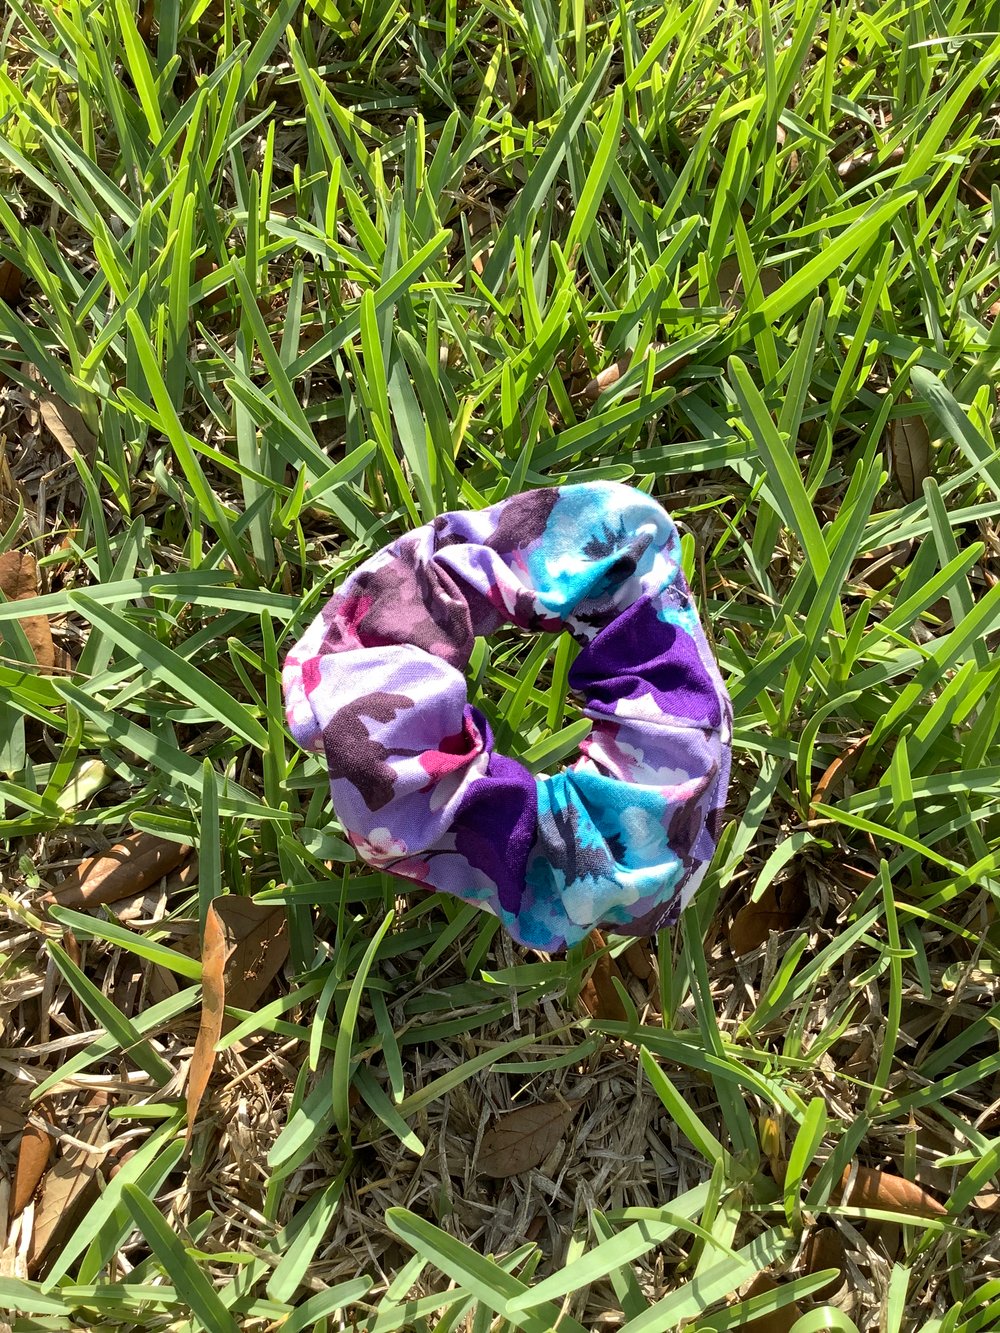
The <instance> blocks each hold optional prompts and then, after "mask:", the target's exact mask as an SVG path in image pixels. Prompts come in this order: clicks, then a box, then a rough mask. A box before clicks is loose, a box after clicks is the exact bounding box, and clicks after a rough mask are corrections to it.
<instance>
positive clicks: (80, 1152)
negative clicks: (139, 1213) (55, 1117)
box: [29, 1106, 109, 1273]
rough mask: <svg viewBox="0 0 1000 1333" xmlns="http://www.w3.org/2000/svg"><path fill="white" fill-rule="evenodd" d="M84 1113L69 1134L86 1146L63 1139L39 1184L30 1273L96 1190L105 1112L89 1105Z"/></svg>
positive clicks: (104, 1139)
mask: <svg viewBox="0 0 1000 1333" xmlns="http://www.w3.org/2000/svg"><path fill="white" fill-rule="evenodd" d="M87 1115H88V1118H87V1120H86V1121H85V1122H84V1124H83V1127H82V1128H78V1127H77V1126H76V1125H74V1126H73V1137H74V1139H76V1140H77V1141H78V1142H80V1143H84V1144H87V1145H89V1147H88V1148H77V1147H75V1146H74V1145H73V1144H69V1143H64V1144H63V1145H62V1151H61V1152H60V1153H59V1155H58V1156H57V1158H56V1160H55V1161H54V1162H53V1164H52V1169H51V1170H50V1171H49V1172H48V1174H47V1175H46V1177H45V1181H44V1183H43V1185H42V1192H41V1195H40V1197H39V1200H38V1206H37V1208H36V1209H35V1224H34V1229H33V1231H32V1236H31V1259H30V1261H29V1271H30V1272H32V1273H36V1272H37V1271H38V1269H39V1268H40V1267H41V1265H42V1263H43V1262H44V1260H45V1257H46V1255H47V1254H48V1252H49V1251H50V1250H51V1249H53V1248H56V1247H57V1246H58V1245H59V1244H60V1243H61V1242H62V1240H63V1239H64V1238H65V1237H66V1236H67V1235H68V1234H69V1232H70V1231H72V1230H73V1228H74V1226H75V1225H76V1223H77V1221H78V1220H79V1216H80V1212H81V1210H82V1209H83V1208H84V1207H86V1206H89V1203H90V1199H91V1196H92V1194H93V1193H94V1192H95V1191H96V1188H97V1173H98V1171H99V1170H100V1167H101V1163H102V1162H103V1161H104V1145H105V1144H106V1143H107V1142H108V1139H109V1135H108V1130H107V1123H106V1122H107V1113H106V1111H105V1110H104V1109H103V1108H102V1109H99V1110H98V1109H95V1108H94V1107H93V1106H92V1107H91V1108H90V1109H89V1111H88V1113H87Z"/></svg>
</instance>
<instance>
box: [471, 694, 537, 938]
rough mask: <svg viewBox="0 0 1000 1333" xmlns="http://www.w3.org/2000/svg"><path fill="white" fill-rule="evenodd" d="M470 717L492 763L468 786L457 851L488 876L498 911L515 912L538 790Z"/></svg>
mask: <svg viewBox="0 0 1000 1333" xmlns="http://www.w3.org/2000/svg"><path fill="white" fill-rule="evenodd" d="M472 713H473V716H474V717H475V720H476V723H477V725H478V726H479V729H480V731H481V732H482V734H483V735H484V736H485V737H486V749H487V750H488V751H489V752H490V758H489V766H488V768H487V770H486V774H485V776H484V777H481V778H477V780H476V781H475V782H471V783H470V784H469V786H468V788H467V789H466V791H465V794H464V796H463V797H462V800H461V803H460V804H459V807H458V813H457V814H456V816H455V822H454V824H453V825H452V827H453V829H454V831H455V850H456V851H457V852H460V853H461V854H462V855H463V856H464V857H466V859H467V860H468V861H469V863H470V865H474V866H478V867H479V868H480V869H481V870H483V871H485V872H486V874H488V875H489V876H490V878H491V879H492V880H493V881H494V883H495V884H496V886H497V896H498V898H499V901H500V906H501V907H503V908H504V909H505V911H508V912H517V910H518V909H519V908H520V906H521V895H522V893H523V892H524V874H525V867H526V865H527V863H528V855H529V853H530V852H531V848H532V844H533V842H534V840H535V828H536V825H537V823H538V788H537V787H536V785H535V779H534V778H533V777H532V775H531V774H530V773H529V772H528V770H527V769H526V768H525V767H524V765H523V764H519V763H518V762H517V761H516V760H514V759H508V758H507V756H506V755H502V754H497V753H496V751H495V750H494V749H493V733H492V732H491V730H490V726H489V723H488V722H487V721H486V718H485V717H484V716H483V715H482V713H480V711H479V709H478V708H474V709H472Z"/></svg>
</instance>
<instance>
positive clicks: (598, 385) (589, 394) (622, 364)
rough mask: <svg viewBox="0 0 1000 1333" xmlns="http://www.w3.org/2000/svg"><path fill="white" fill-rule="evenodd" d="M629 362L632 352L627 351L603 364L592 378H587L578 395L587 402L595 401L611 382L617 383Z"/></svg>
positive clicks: (609, 386)
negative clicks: (607, 363) (616, 358)
mask: <svg viewBox="0 0 1000 1333" xmlns="http://www.w3.org/2000/svg"><path fill="white" fill-rule="evenodd" d="M631 364H632V353H631V352H627V353H626V354H625V356H622V357H619V358H618V360H617V361H613V362H612V363H611V365H610V366H605V368H604V369H603V370H602V371H601V372H600V373H599V374H598V375H595V376H594V378H593V379H592V380H588V381H587V383H586V384H585V385H584V386H583V388H582V389H581V390H580V397H581V398H583V399H584V400H585V401H586V402H588V403H596V402H597V400H598V398H600V396H601V394H602V393H605V392H606V391H607V390H608V389H610V388H611V386H612V385H613V384H617V383H618V381H619V380H620V379H621V377H622V376H623V375H624V374H625V372H626V370H628V368H629V366H630V365H631Z"/></svg>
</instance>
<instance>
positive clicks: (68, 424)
mask: <svg viewBox="0 0 1000 1333" xmlns="http://www.w3.org/2000/svg"><path fill="white" fill-rule="evenodd" d="M38 410H39V412H40V413H41V417H42V421H43V422H44V424H45V427H46V429H47V430H48V432H49V434H50V435H51V436H52V438H53V439H54V440H55V442H56V444H58V446H59V448H60V449H61V450H62V451H63V453H64V454H65V455H66V457H67V458H74V457H75V456H76V455H77V454H78V453H79V454H82V455H83V457H84V458H85V459H86V460H87V461H88V462H89V461H90V460H91V459H92V458H93V457H94V451H95V449H96V446H97V439H96V437H95V435H94V432H93V431H92V430H91V429H90V427H89V426H88V425H87V423H86V421H84V419H83V416H82V414H81V413H80V412H79V411H78V410H77V409H76V408H75V407H73V406H72V404H71V403H66V402H64V401H63V400H62V399H61V398H57V397H56V396H55V394H51V393H43V394H41V395H40V396H39V402H38Z"/></svg>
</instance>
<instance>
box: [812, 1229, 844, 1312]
mask: <svg viewBox="0 0 1000 1333" xmlns="http://www.w3.org/2000/svg"><path fill="white" fill-rule="evenodd" d="M845 1263H846V1256H845V1249H844V1238H843V1236H841V1234H840V1232H839V1231H838V1230H837V1228H836V1227H816V1228H815V1229H814V1230H813V1231H810V1233H809V1235H808V1236H807V1237H806V1243H805V1246H804V1247H803V1250H802V1272H803V1273H805V1274H810V1273H822V1272H824V1271H825V1270H826V1269H828V1268H835V1269H836V1270H837V1276H836V1277H832V1278H831V1279H830V1281H829V1282H828V1283H827V1284H826V1286H825V1287H820V1289H819V1290H818V1291H814V1292H813V1293H812V1299H813V1300H814V1301H824V1300H826V1299H827V1298H828V1297H830V1296H832V1295H833V1293H834V1292H835V1291H839V1290H840V1288H841V1287H842V1286H843V1285H844V1282H845V1280H846V1269H845Z"/></svg>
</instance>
